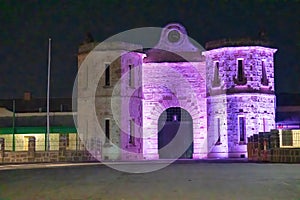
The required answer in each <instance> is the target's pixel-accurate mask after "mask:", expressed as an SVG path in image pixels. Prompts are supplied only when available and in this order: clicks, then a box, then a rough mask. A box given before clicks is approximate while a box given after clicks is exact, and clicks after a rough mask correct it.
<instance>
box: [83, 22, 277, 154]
mask: <svg viewBox="0 0 300 200" xmlns="http://www.w3.org/2000/svg"><path fill="white" fill-rule="evenodd" d="M130 45H131V44H130ZM112 46H113V45H111V46H110V45H107V48H106V49H100V50H98V51H96V52H95V56H96V57H97V55H98V56H99V57H101V59H100V58H97V59H96V60H98V61H97V62H94V63H97V66H98V67H101V66H103V67H104V66H105V63H110V64H111V69H110V70H111V71H110V84H111V85H110V86H105V80H104V79H105V78H104V77H102V78H101V79H100V81H99V83H98V87H97V90H96V97H95V109H96V114H97V120H98V123H99V124H100V126H101V128H102V129H103V132H105V131H106V130H104V129H105V120H110V127H109V134H110V136H109V137H110V138H109V139H110V141H109V143H108V142H107V141H106V142H105V138H102V139H101V140H102V141H101V153H100V154H101V155H100V156H99V157H100V160H155V159H160V154H159V148H158V143H159V134H160V131H162V130H159V128H158V127H159V125H158V124H159V123H160V122H159V118H160V116H161V115H163V114H164V113H166V111H167V110H168V109H169V108H181V109H183V110H185V111H187V112H188V113H189V114H190V116H191V118H192V129H191V130H190V131H192V133H191V132H189V133H185V132H184V130H181V131H182V133H183V134H192V143H193V149H192V157H191V158H192V159H203V158H208V157H218V158H228V157H247V148H246V143H247V137H249V136H251V135H253V134H256V133H258V132H263V131H270V129H274V128H275V106H276V105H275V102H276V97H275V93H274V61H273V56H274V53H275V52H276V49H272V48H268V47H265V46H259V45H256V46H252V45H251V46H250V45H249V46H247V45H243V46H235V47H230V45H229V46H228V45H227V46H228V47H222V46H221V47H217V48H213V49H210V50H207V51H205V50H204V49H199V47H195V46H194V45H193V44H192V43H191V42H190V40H189V38H188V36H187V34H186V30H185V28H184V27H183V26H182V25H180V24H175V23H174V24H169V25H167V26H166V27H165V28H164V29H163V30H162V33H161V38H160V40H159V42H158V44H157V45H156V46H155V47H154V48H153V49H150V50H147V51H130V52H128V51H125V50H127V49H126V44H125V43H122V45H120V46H118V48H117V50H116V46H113V47H114V49H112ZM123 50H124V51H123ZM110 52H113V54H116V55H118V59H117V60H110V58H111V57H110ZM79 56H80V55H79ZM101 62H102V65H101ZM87 73H88V72H87ZM84 76H87V75H84ZM83 79H84V78H82V77H81V78H80V77H79V80H83ZM80 84H81V82H80V81H79V85H80ZM103 85H104V86H103ZM79 88H81V87H80V86H79ZM79 93H80V92H79ZM83 102H84V98H83V97H81V96H80V94H79V97H78V111H80V110H84V109H85V106H87V105H86V103H83ZM112 102H114V103H112ZM172 119H173V121H174V122H168V123H169V124H170V123H177V122H176V121H177V119H178V117H177V116H176V115H174V116H172ZM182 119H183V117H182ZM166 123H167V122H166ZM182 123H190V122H182ZM86 130H88V128H86V129H84V131H86ZM179 130H180V129H179ZM179 146H180V144H179ZM178 148H180V147H178ZM170 153H171V152H170Z"/></svg>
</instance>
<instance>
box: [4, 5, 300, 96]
mask: <svg viewBox="0 0 300 200" xmlns="http://www.w3.org/2000/svg"><path fill="white" fill-rule="evenodd" d="M171 2H172V3H171ZM299 13H300V1H283V0H281V1H275V0H269V1H262V0H261V1H196V0H195V1H188V0H180V1H179V0H175V1H150V0H143V1H133V0H123V1H113V0H102V1H85V0H83V1H80V0H69V1H60V0H59V1H58V0H55V1H54V0H53V1H50V0H49V1H38V0H36V1H33V0H26V1H21V0H20V1H14V0H7V1H5V0H0V58H1V59H0V98H2V99H3V98H21V97H22V96H23V93H24V92H25V91H30V92H32V94H33V97H45V96H46V86H47V80H46V79H47V62H48V61H47V55H48V38H49V37H51V38H52V66H51V67H52V69H51V70H52V72H51V73H52V74H51V96H52V97H71V94H72V87H73V82H74V79H75V75H76V70H77V66H76V65H77V64H76V54H77V50H78V45H79V44H80V43H81V42H82V41H83V40H84V38H85V35H86V33H87V32H91V33H92V35H93V37H94V39H95V40H97V41H99V42H101V41H103V40H105V39H106V38H107V37H110V36H112V35H114V34H117V33H119V32H122V31H125V30H128V29H133V28H138V27H150V26H152V27H164V26H165V25H167V24H168V23H170V22H179V23H181V24H182V25H183V26H185V27H186V29H187V31H188V34H189V36H190V37H191V38H193V39H195V40H196V41H197V42H198V43H200V44H201V45H202V46H205V42H207V41H210V40H216V39H222V38H235V37H247V36H249V37H256V36H257V35H258V33H259V31H261V30H264V31H265V32H266V33H267V36H268V38H269V39H270V40H271V42H272V43H273V45H272V46H273V47H275V48H278V51H277V53H276V54H275V78H276V79H275V81H276V91H277V92H291V93H300V65H299V62H297V61H298V59H299V58H300V28H299V27H300V17H299Z"/></svg>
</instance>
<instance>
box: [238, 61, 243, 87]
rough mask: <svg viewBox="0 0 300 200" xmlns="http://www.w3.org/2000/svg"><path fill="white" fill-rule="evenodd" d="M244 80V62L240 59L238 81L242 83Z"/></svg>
mask: <svg viewBox="0 0 300 200" xmlns="http://www.w3.org/2000/svg"><path fill="white" fill-rule="evenodd" d="M243 78H244V73H243V60H241V59H238V81H239V82H242V81H243Z"/></svg>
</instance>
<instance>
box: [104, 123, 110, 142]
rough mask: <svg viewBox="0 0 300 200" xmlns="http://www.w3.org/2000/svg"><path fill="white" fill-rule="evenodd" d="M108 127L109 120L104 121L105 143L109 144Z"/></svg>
mask: <svg viewBox="0 0 300 200" xmlns="http://www.w3.org/2000/svg"><path fill="white" fill-rule="evenodd" d="M109 131H110V127H109V119H106V120H105V143H109V140H110V133H109Z"/></svg>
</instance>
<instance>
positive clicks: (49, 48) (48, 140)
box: [46, 38, 51, 151]
mask: <svg viewBox="0 0 300 200" xmlns="http://www.w3.org/2000/svg"><path fill="white" fill-rule="evenodd" d="M50 68H51V38H49V47H48V79H47V138H46V143H47V151H49V150H50V120H49V98H50Z"/></svg>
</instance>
